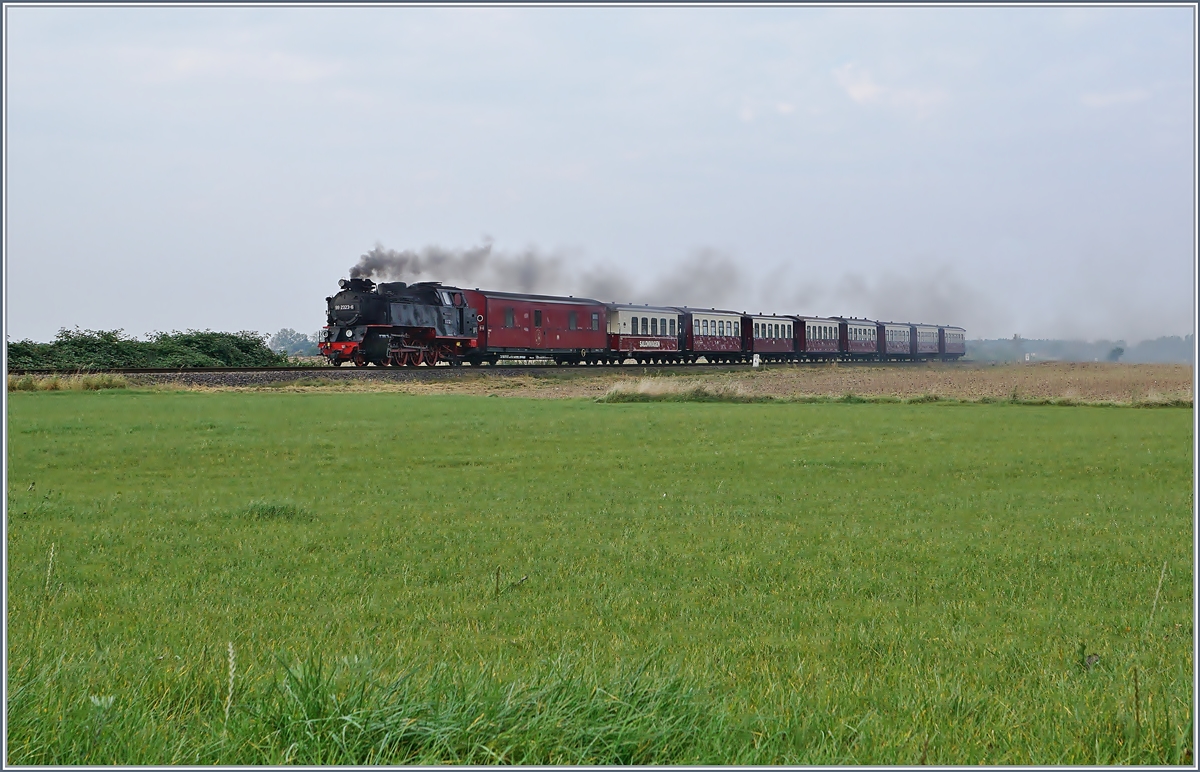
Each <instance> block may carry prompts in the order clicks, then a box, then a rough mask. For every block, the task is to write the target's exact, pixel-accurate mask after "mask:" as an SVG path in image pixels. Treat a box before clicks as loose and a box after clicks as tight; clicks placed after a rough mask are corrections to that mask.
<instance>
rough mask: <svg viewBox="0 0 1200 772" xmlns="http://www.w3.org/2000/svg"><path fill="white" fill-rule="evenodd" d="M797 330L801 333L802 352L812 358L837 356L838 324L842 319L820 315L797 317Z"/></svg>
mask: <svg viewBox="0 0 1200 772" xmlns="http://www.w3.org/2000/svg"><path fill="white" fill-rule="evenodd" d="M796 319H797V324H796V331H797V333H798V335H799V343H800V352H801V353H802V354H805V355H807V356H808V357H809V358H810V359H833V358H835V357H837V355H838V354H839V353H840V352H839V347H838V326H839V325H840V324H841V320H840V319H826V318H824V317H820V316H799V317H796Z"/></svg>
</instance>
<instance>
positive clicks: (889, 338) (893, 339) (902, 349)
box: [875, 322, 912, 359]
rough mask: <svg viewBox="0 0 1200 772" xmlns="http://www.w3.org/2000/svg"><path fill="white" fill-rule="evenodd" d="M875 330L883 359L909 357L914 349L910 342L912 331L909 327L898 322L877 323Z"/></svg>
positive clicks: (880, 355)
mask: <svg viewBox="0 0 1200 772" xmlns="http://www.w3.org/2000/svg"><path fill="white" fill-rule="evenodd" d="M875 328H876V333H875V334H876V336H877V337H878V341H879V357H880V358H881V359H905V358H907V357H908V356H909V351H910V350H911V349H912V344H911V343H910V341H909V338H910V337H911V336H912V329H911V327H909V325H907V324H897V323H896V322H876V323H875Z"/></svg>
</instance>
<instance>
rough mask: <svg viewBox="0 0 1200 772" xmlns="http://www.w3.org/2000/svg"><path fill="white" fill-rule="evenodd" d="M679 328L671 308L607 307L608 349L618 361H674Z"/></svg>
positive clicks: (679, 356)
mask: <svg viewBox="0 0 1200 772" xmlns="http://www.w3.org/2000/svg"><path fill="white" fill-rule="evenodd" d="M682 330H683V324H682V323H681V318H680V314H679V311H678V310H677V309H674V308H656V307H651V306H618V305H610V306H608V348H609V350H610V351H611V352H613V353H615V354H616V355H617V356H618V357H619V359H618V360H617V361H623V360H625V359H629V358H633V359H636V360H637V361H638V362H662V361H670V362H674V361H678V360H679V359H680V358H681V356H682V355H681V354H680V352H679V339H680V337H681V336H680V333H681V332H682Z"/></svg>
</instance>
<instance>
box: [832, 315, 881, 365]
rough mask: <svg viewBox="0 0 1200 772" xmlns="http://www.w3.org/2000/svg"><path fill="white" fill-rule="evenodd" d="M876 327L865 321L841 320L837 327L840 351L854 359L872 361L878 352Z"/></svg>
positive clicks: (873, 323)
mask: <svg viewBox="0 0 1200 772" xmlns="http://www.w3.org/2000/svg"><path fill="white" fill-rule="evenodd" d="M876 327H877V325H876V324H875V322H870V321H867V320H866V319H855V318H850V319H842V320H841V322H840V324H839V325H838V338H839V339H840V340H839V343H840V344H841V347H842V351H844V352H846V353H847V354H849V355H850V356H852V357H853V358H855V359H874V358H875V356H876V354H877V353H878V351H879V342H878V340H877V339H876V336H877V335H878V332H877V331H876Z"/></svg>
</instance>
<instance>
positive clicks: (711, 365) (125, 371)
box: [8, 361, 970, 377]
mask: <svg viewBox="0 0 1200 772" xmlns="http://www.w3.org/2000/svg"><path fill="white" fill-rule="evenodd" d="M831 364H837V365H839V366H858V367H862V366H867V367H913V366H922V365H926V364H929V362H925V361H917V362H871V361H845V362H842V361H835V362H821V361H818V362H772V363H766V362H764V363H763V364H762V365H761V367H762V368H770V367H824V366H829V365H831ZM942 364H955V363H954V362H943V363H942ZM961 364H970V363H969V362H961ZM750 368H751V365H750V363H748V362H743V363H737V364H730V363H728V362H694V363H692V364H622V365H600V364H588V365H556V364H519V363H512V364H497V365H482V366H479V367H472V366H471V365H463V366H461V367H450V366H449V365H445V364H440V365H436V366H434V367H428V366H421V367H375V366H368V367H328V366H297V367H113V368H79V369H75V370H52V369H12V370H9V371H8V374H9V375H40V376H53V375H58V376H77V375H206V374H213V375H216V374H231V373H232V374H246V375H271V374H276V373H278V374H289V373H295V374H301V373H303V374H306V375H312V376H314V377H324V376H334V377H339V376H343V377H344V376H367V377H392V376H417V377H422V376H434V375H447V376H452V375H464V374H479V375H503V376H512V375H521V374H528V373H551V372H554V373H567V372H577V373H587V372H605V371H608V372H641V371H644V372H664V371H681V372H690V371H694V370H697V369H703V370H720V369H725V370H747V369H750Z"/></svg>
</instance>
